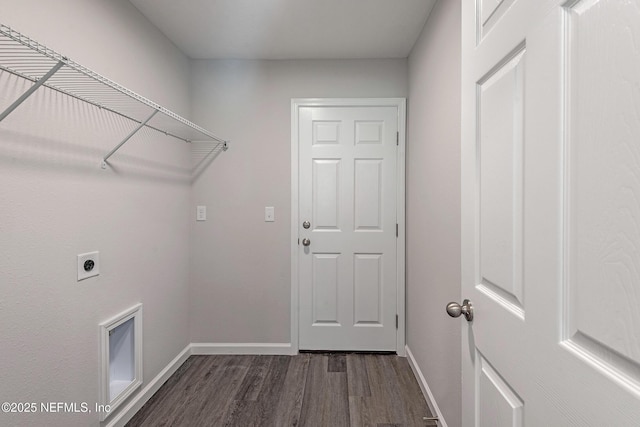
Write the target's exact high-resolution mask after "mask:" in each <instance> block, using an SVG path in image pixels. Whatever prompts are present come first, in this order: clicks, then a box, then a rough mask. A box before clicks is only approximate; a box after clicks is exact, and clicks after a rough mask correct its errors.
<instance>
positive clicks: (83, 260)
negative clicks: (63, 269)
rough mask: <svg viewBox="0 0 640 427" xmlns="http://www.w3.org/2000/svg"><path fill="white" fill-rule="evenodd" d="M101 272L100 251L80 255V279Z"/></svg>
mask: <svg viewBox="0 0 640 427" xmlns="http://www.w3.org/2000/svg"><path fill="white" fill-rule="evenodd" d="M99 274H100V252H97V251H96V252H87V253H86V254H80V255H78V281H80V280H84V279H88V278H89V277H93V276H98V275H99Z"/></svg>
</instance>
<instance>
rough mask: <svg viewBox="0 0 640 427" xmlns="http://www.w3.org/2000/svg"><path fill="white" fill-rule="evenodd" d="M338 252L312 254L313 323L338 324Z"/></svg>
mask: <svg viewBox="0 0 640 427" xmlns="http://www.w3.org/2000/svg"><path fill="white" fill-rule="evenodd" d="M339 258H340V254H313V267H312V268H313V279H312V283H313V284H312V287H313V290H312V299H313V302H312V307H313V319H312V321H313V324H314V325H335V326H339V323H340V322H339V321H338V305H339V298H340V296H339V293H338V287H339V285H340V284H339V280H340V279H339V275H338V269H339Z"/></svg>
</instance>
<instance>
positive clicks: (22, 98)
mask: <svg viewBox="0 0 640 427" xmlns="http://www.w3.org/2000/svg"><path fill="white" fill-rule="evenodd" d="M63 66H64V62H62V61H58V63H57V64H56V65H54V66H53V68H52V69H51V70H49V72H48V73H47V74H45V75H44V76H42V77H41V78H39V79H38V81H36V82H35V84H34V85H33V86H31V87H30V88H29V89H28V90H27V91H26V92H25V93H23V94H22V96H20V98H18V99H16V100H15V102H14V103H13V104H11V105H10V106H9V107H8V108H7V109H6V110H4V111H3V112H2V114H0V122H1V121H3V120H4V118H5V117H7V116H8V115H9V114H11V112H13V110H15V109H16V108H18V106H20V104H22V103H23V102H24V101H25V100H26V99H27V98H29V97H30V96H31V95H32V94H33V92H35V91H36V90H38V88H39V87H40V86H42V85H43V84H44V83H45V82H46V81H47V80H49V79H50V78H51V76H53V75H54V74H55V73H56V72H57V71H58V70H59V69H60V68H62V67H63Z"/></svg>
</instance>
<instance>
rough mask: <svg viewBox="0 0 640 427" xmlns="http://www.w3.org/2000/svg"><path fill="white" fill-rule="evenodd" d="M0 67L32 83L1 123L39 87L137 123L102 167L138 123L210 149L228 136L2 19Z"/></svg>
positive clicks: (215, 148)
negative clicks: (67, 55) (32, 37)
mask: <svg viewBox="0 0 640 427" xmlns="http://www.w3.org/2000/svg"><path fill="white" fill-rule="evenodd" d="M0 70H2V71H5V72H8V73H11V74H13V75H16V76H19V77H21V78H24V79H27V80H30V81H32V82H33V83H34V84H33V85H32V86H31V87H30V88H29V89H28V90H27V91H26V92H25V93H24V94H23V95H22V96H21V97H19V98H18V99H17V100H16V101H15V102H13V104H11V105H10V106H9V107H7V108H6V109H5V110H4V111H2V112H1V113H0V122H1V121H2V120H4V119H5V118H6V117H7V116H8V115H9V114H11V112H12V111H13V110H15V109H16V108H17V107H18V106H19V105H20V104H21V103H22V102H24V101H25V100H26V99H27V98H28V97H29V96H31V94H33V93H34V92H35V91H36V90H37V89H38V88H39V87H40V86H43V87H46V88H49V89H52V90H55V91H58V92H61V93H63V94H65V95H68V96H71V97H73V98H75V99H78V100H81V101H83V102H87V103H89V104H91V105H94V106H96V107H98V108H101V109H103V110H106V111H109V112H111V113H114V114H117V115H119V116H122V117H124V118H126V119H129V120H132V121H133V122H135V123H137V126H136V128H135V129H134V130H133V131H132V132H131V133H130V134H129V135H127V136H126V137H125V138H124V139H123V140H122V141H120V142H119V143H118V145H116V146H115V147H114V148H113V149H112V150H111V151H110V152H108V153H106V154H105V155H104V157H103V159H102V168H103V169H104V168H106V166H107V161H108V159H109V157H111V156H112V155H113V154H114V153H115V152H116V151H118V149H120V147H122V146H123V145H124V144H125V143H126V142H127V141H128V140H129V139H130V138H131V137H132V136H133V135H135V134H136V133H137V132H138V131H139V130H140V129H142V128H143V127H147V128H150V129H153V130H155V131H158V132H161V133H163V134H164V135H167V136H171V137H173V138H177V139H179V140H182V141H184V142H188V143H198V144H197V145H198V146H201V145H202V144H205V145H211V146H212V150H211V151H212V152H213V151H219V150H220V149H221V150H223V151H226V150H227V148H228V144H229V141H226V140H224V139H221V138H218V137H217V136H215V135H214V134H212V133H211V132H209V131H208V130H206V129H203V128H201V127H200V126H198V125H196V124H195V123H192V122H190V121H189V120H187V119H185V118H183V117H181V116H179V115H177V114H176V113H174V112H172V111H170V110H168V109H166V108H164V107H162V106H161V105H158V104H156V103H155V102H153V101H151V100H149V99H147V98H145V97H143V96H141V95H138V94H137V93H135V92H133V91H131V90H129V89H127V88H125V87H123V86H121V85H119V84H118V83H116V82H114V81H112V80H109V79H108V78H106V77H103V76H101V75H100V74H98V73H96V72H94V71H92V70H90V69H88V68H86V67H84V66H82V65H80V64H78V63H76V62H74V61H72V60H70V59H69V58H67V57H65V56H63V55H61V54H60V53H58V52H56V51H54V50H52V49H49V48H48V47H46V46H44V45H42V44H40V43H38V42H37V41H35V40H32V39H30V38H29V37H27V36H25V35H23V34H21V33H19V32H17V31H15V30H13V29H12V28H10V27H8V26H6V25H3V24H0Z"/></svg>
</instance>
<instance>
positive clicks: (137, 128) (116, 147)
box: [102, 110, 158, 169]
mask: <svg viewBox="0 0 640 427" xmlns="http://www.w3.org/2000/svg"><path fill="white" fill-rule="evenodd" d="M157 112H158V110H153V113H151V115H150V116H149V117H147V119H146V120H145V121H143V122H141V123H140V124H139V125H138V126H137V127H136V128H135V129H134V130H132V131H131V133H130V134H129V135H127V137H126V138H125V139H123V140H122V142H121V143H120V144H118V145H116V146H115V147H114V148H113V150H111V151H109V153H108V154H107V155H106V156H104V158H103V159H102V169H106V168H107V160H109V157H111V156H113V154H114V153H115V152H116V151H118V150H119V149H120V147H122V146H123V145H124V144H125V143H126V142H127V141H128V140H130V139H131V137H132V136H133V135H135V134H136V133H138V131H139V130H140V129H142V128H143V127H145V126H146V124H147V123H148V122H149V120H151V119H152V118H153V116H155V115H156V113H157Z"/></svg>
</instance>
